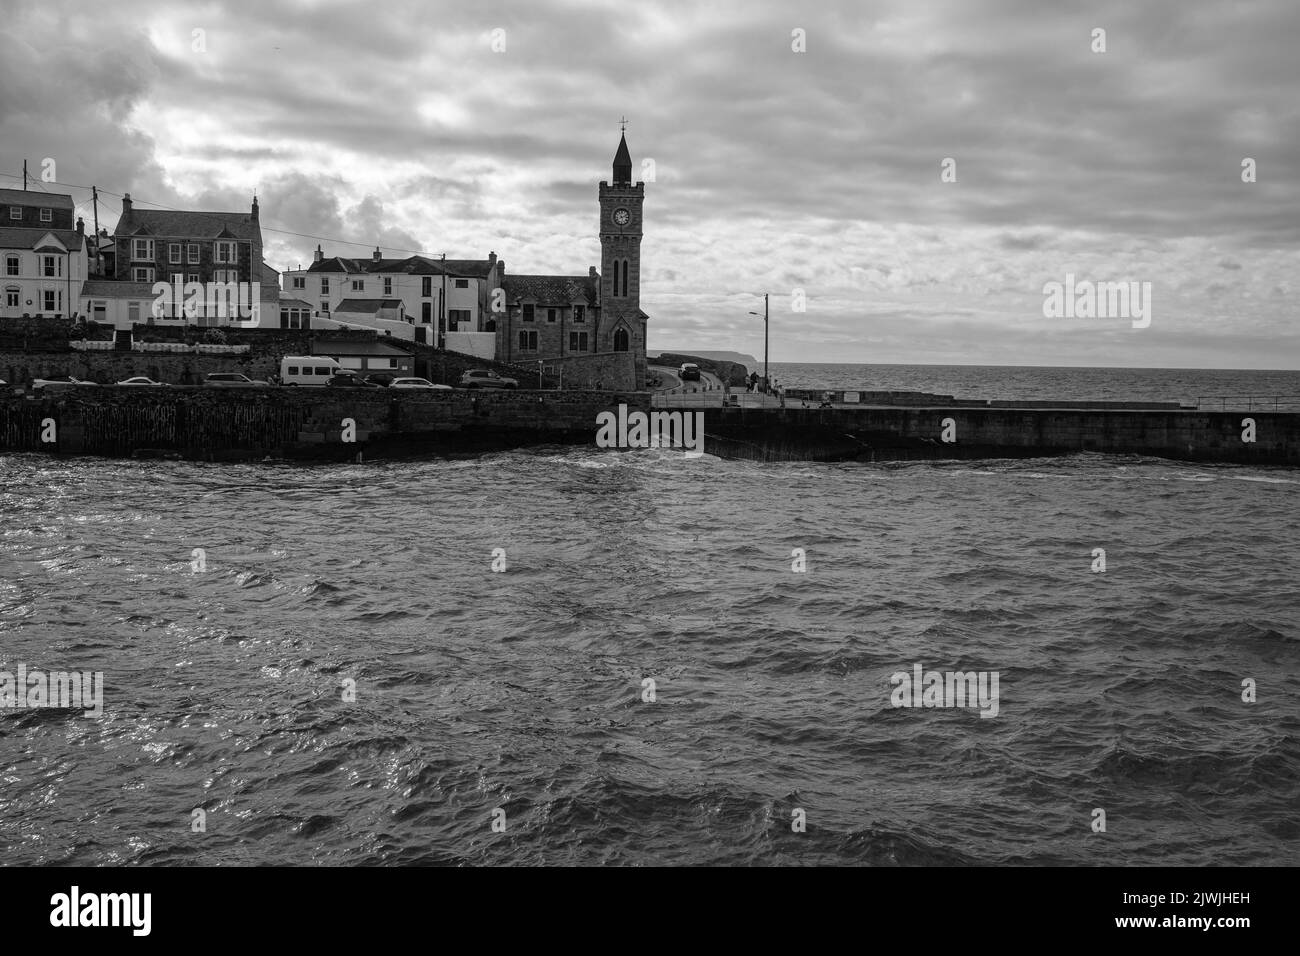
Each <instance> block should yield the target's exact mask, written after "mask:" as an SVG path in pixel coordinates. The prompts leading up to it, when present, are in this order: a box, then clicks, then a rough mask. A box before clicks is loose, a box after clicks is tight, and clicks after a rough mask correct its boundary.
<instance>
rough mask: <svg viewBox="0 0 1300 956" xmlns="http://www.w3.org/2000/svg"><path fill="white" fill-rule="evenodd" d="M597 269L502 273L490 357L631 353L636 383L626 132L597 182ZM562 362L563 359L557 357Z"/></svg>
mask: <svg viewBox="0 0 1300 956" xmlns="http://www.w3.org/2000/svg"><path fill="white" fill-rule="evenodd" d="M598 198H599V201H600V223H599V235H600V263H601V264H600V271H599V272H597V271H596V268H595V267H594V266H593V267H591V268H590V269H589V270H588V273H587V275H559V276H546V275H503V276H502V280H501V288H502V291H503V292H504V302H503V303H501V305H500V308H496V307H494V311H496V312H497V314H496V315H495V316H494V319H495V326H496V328H495V331H496V335H497V348H496V353H497V358H498V360H501V361H505V362H515V363H528V362H537V361H543V362H553V363H558V364H560V365H567V364H568V360H571V359H576V358H578V357H579V356H591V357H593V358H594V357H595V356H598V355H602V354H609V353H617V352H630V353H631V354H632V364H633V367H634V369H635V373H634V374H635V382H636V387H638V388H641V387H644V385H645V381H646V320H647V319H648V318H649V316H647V315H646V314H645V313H644V312H642V311H641V235H642V232H641V226H642V218H641V205H642V202H643V201H644V199H645V183H643V182H637V183H633V182H632V156H631V154H630V153H629V152H628V148H627V137H626V135H623V136H621V137H620V138H619V143H618V151H617V152H616V153H615V154H614V168H613V178H612V179H611V180H610V181H609V182H602V183H601V184H600V188H599V193H598ZM561 360H564V361H561Z"/></svg>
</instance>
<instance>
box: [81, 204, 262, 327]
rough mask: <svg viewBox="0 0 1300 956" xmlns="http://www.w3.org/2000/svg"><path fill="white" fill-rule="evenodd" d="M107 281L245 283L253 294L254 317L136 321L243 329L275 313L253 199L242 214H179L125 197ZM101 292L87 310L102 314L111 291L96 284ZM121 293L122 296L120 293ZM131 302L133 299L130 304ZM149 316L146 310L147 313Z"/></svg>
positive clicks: (177, 314)
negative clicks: (110, 276) (110, 278)
mask: <svg viewBox="0 0 1300 956" xmlns="http://www.w3.org/2000/svg"><path fill="white" fill-rule="evenodd" d="M112 260H113V263H114V266H113V272H114V274H113V278H114V279H116V280H118V281H119V282H123V283H129V284H133V285H135V286H136V287H137V288H138V286H139V284H142V283H149V284H151V285H152V284H153V283H157V282H167V283H169V284H170V283H172V282H173V281H174V280H177V279H179V280H180V282H182V283H193V282H198V283H202V284H203V285H205V286H206V285H207V284H208V283H223V284H225V283H231V282H235V283H249V285H250V287H251V289H252V290H253V291H255V292H256V293H257V294H256V295H253V296H252V297H251V298H252V300H253V301H256V302H257V305H258V308H257V310H256V315H254V316H253V317H252V318H248V319H241V318H240V317H239V316H238V315H234V316H231V315H227V316H218V315H212V314H209V313H208V311H207V310H204V311H203V312H202V313H200V314H198V315H194V316H190V317H188V318H187V317H186V316H185V315H184V313H183V312H182V311H180V310H175V309H167V310H166V311H165V312H164V314H162V315H157V314H145V315H140V316H138V317H137V318H136V321H140V322H145V323H148V322H149V321H166V322H186V321H188V322H189V323H190V324H193V325H249V324H255V323H256V322H257V321H258V319H259V318H260V316H261V315H263V314H264V315H266V316H272V315H278V314H279V280H278V276H277V274H276V273H275V271H274V270H272V269H270V268H269V267H268V266H267V265H266V263H265V262H264V261H263V259H262V227H261V223H260V221H259V210H258V205H257V199H256V198H254V199H253V203H252V206H251V209H250V211H249V212H247V213H238V212H185V211H178V210H171V209H136V208H135V205H134V203H133V202H132V200H131V195H130V193H127V194H126V195H125V196H124V197H123V199H122V217H121V218H120V219H119V220H118V222H117V228H116V229H115V230H114V232H113V256H112ZM97 287H98V288H99V290H100V291H101V292H102V293H103V294H101V295H99V297H98V298H97V300H96V303H95V304H93V305H92V309H97V308H98V309H102V308H104V307H106V306H107V305H108V304H109V303H108V301H107V300H111V299H114V298H116V297H115V296H113V295H111V293H112V292H113V289H114V287H113V286H111V285H109V284H108V283H98V284H97ZM122 291H123V292H124V293H125V292H126V291H127V290H125V289H123V290H122ZM133 301H134V299H133ZM151 313H152V310H151Z"/></svg>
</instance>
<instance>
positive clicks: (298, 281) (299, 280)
mask: <svg viewBox="0 0 1300 956" xmlns="http://www.w3.org/2000/svg"><path fill="white" fill-rule="evenodd" d="M293 287H294V288H295V289H305V288H307V277H306V276H294V277H293Z"/></svg>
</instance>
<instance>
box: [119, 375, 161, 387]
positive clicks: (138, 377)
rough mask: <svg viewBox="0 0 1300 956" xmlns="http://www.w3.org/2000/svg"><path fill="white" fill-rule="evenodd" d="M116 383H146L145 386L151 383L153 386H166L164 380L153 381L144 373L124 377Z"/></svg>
mask: <svg viewBox="0 0 1300 956" xmlns="http://www.w3.org/2000/svg"><path fill="white" fill-rule="evenodd" d="M117 384H118V385H146V386H148V385H152V386H154V387H155V388H166V387H167V383H166V382H155V381H154V380H153V379H151V378H149V377H148V376H145V375H135V376H132V377H131V378H124V379H122V381H120V382H118V383H117Z"/></svg>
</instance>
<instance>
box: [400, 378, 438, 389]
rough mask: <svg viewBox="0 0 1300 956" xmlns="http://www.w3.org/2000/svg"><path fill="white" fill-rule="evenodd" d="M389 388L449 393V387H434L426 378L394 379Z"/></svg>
mask: <svg viewBox="0 0 1300 956" xmlns="http://www.w3.org/2000/svg"><path fill="white" fill-rule="evenodd" d="M388 387H389V388H445V389H446V390H447V391H451V386H450V385H435V384H433V382H431V381H429V380H428V379H427V378H395V379H393V384H392V385H390V386H388Z"/></svg>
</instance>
